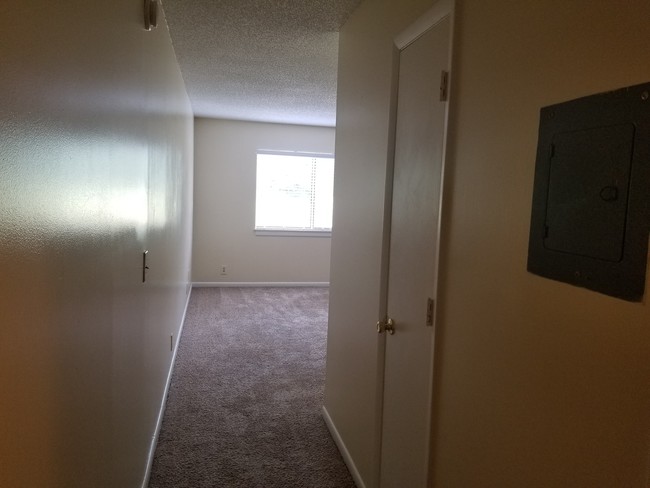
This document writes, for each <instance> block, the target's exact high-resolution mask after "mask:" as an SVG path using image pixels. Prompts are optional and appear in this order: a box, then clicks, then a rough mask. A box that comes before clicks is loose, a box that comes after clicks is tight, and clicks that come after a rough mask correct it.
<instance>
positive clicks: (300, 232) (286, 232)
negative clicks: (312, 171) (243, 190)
mask: <svg viewBox="0 0 650 488" xmlns="http://www.w3.org/2000/svg"><path fill="white" fill-rule="evenodd" d="M260 154H267V155H271V156H295V157H304V158H317V159H331V160H332V161H333V164H334V165H335V166H336V158H335V155H334V153H321V152H313V151H282V150H274V149H258V150H257V151H256V153H255V212H254V215H253V232H254V233H255V235H256V236H272V237H331V236H332V230H331V228H330V229H329V230H328V229H319V228H317V229H309V228H291V227H287V228H280V227H278V228H272V227H266V228H265V227H257V225H256V220H257V189H258V188H257V187H258V157H259V155H260Z"/></svg>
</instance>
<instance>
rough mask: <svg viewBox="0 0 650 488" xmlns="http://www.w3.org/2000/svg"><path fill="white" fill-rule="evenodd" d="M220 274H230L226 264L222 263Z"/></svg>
mask: <svg viewBox="0 0 650 488" xmlns="http://www.w3.org/2000/svg"><path fill="white" fill-rule="evenodd" d="M219 274H221V276H226V275H227V274H228V267H227V266H226V265H225V264H222V265H221V268H220V271H219Z"/></svg>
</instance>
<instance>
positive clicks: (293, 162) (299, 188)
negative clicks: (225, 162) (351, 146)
mask: <svg viewBox="0 0 650 488" xmlns="http://www.w3.org/2000/svg"><path fill="white" fill-rule="evenodd" d="M333 188H334V158H333V157H331V156H328V155H315V154H295V153H271V152H258V154H257V189H256V203H255V230H269V231H294V232H296V231H297V232H300V231H304V232H310V231H312V232H313V231H322V232H329V231H331V229H332V199H333V198H332V194H333Z"/></svg>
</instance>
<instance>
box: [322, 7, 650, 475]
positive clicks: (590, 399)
mask: <svg viewBox="0 0 650 488" xmlns="http://www.w3.org/2000/svg"><path fill="white" fill-rule="evenodd" d="M422 3H425V2H422ZM457 5H458V8H457V19H456V26H457V32H456V34H457V36H456V37H457V42H456V56H455V69H454V74H453V82H452V83H453V85H452V98H453V103H452V110H451V123H450V134H451V140H450V159H449V166H448V168H449V171H448V173H447V181H446V187H445V191H446V193H447V196H446V199H445V209H444V226H443V252H442V260H441V272H442V276H441V284H440V285H441V287H440V288H441V297H440V303H439V315H438V333H439V335H438V346H439V355H438V361H437V372H438V381H437V388H436V391H437V393H436V397H437V401H436V405H435V410H434V414H435V420H436V426H437V431H436V439H435V449H434V456H433V462H434V465H435V476H434V478H435V486H438V487H444V488H467V487H474V486H481V487H494V488H505V487H512V488H520V487H522V486H525V487H527V488H530V487H535V488H542V487H544V488H548V487H562V488H564V487H571V488H594V487H598V488H611V487H626V488H628V487H629V488H647V487H648V486H649V484H648V483H649V480H648V475H649V472H650V466H649V459H648V456H649V453H650V413H649V412H650V361H648V358H649V357H650V310H649V309H648V307H647V305H646V304H645V303H628V302H625V301H622V300H618V299H614V298H610V297H607V296H604V295H601V294H598V293H594V292H590V291H587V290H584V289H580V288H575V287H572V286H569V285H566V284H562V283H559V282H555V281H551V280H547V279H543V278H540V277H537V276H534V275H532V274H529V273H527V272H526V258H527V245H528V229H529V223H530V208H531V197H532V184H533V170H534V163H535V150H536V143H537V128H538V115H539V109H540V107H542V106H544V105H548V104H551V103H555V102H560V101H565V100H569V99H572V98H575V97H579V96H582V95H588V94H591V93H596V92H600V91H603V90H609V89H614V88H619V87H623V86H627V85H632V84H635V83H641V82H646V81H649V80H650V64H648V63H647V62H645V61H643V60H646V59H649V58H650V44H648V43H647V42H646V41H647V39H648V38H650V24H648V23H647V22H646V19H647V18H648V17H649V16H650V4H648V3H647V2H646V1H645V0H632V1H629V2H623V3H621V2H616V1H613V0H612V1H605V0H603V1H596V2H594V1H588V0H572V1H570V2H566V1H559V0H557V1H546V2H534V1H528V2H513V1H507V0H491V1H484V0H483V1H479V0H464V1H459V2H458V4H457ZM421 11H422V5H421V4H420V3H419V2H409V3H404V2H397V1H394V2H387V1H375V2H365V3H364V4H362V6H361V8H360V9H359V10H358V11H357V12H356V13H355V15H353V17H352V18H351V19H350V21H349V22H348V24H347V25H346V26H345V27H344V29H343V32H342V33H341V46H340V55H341V63H340V67H339V108H338V114H337V130H338V133H337V158H338V162H339V167H340V168H342V169H340V171H339V172H338V173H337V180H336V184H337V186H336V189H335V197H336V201H337V204H336V205H335V233H334V235H333V237H332V271H331V274H332V276H331V288H330V290H331V291H330V293H331V309H330V338H329V345H328V347H329V357H330V361H329V362H328V369H327V385H326V407H327V408H328V410H329V412H330V414H331V415H332V417H333V420H334V422H335V424H336V426H337V427H338V429H339V431H340V432H341V434H342V437H343V440H344V442H346V445H347V447H348V448H349V450H350V453H351V455H352V458H353V460H354V461H355V462H356V464H357V466H358V467H359V469H360V471H361V473H362V475H363V476H364V479H365V482H366V485H367V486H376V484H375V479H374V478H373V473H374V469H375V466H374V465H372V463H371V459H370V455H369V454H368V453H371V452H373V450H374V449H376V441H377V437H376V434H375V431H374V430H373V428H372V422H371V420H372V411H373V407H374V406H375V405H376V404H375V403H374V396H373V393H374V390H373V388H374V387H375V386H374V383H373V382H372V380H373V377H374V375H376V369H375V364H376V357H377V355H378V353H380V347H379V346H378V344H377V339H376V338H375V336H374V333H373V330H372V323H373V321H374V320H376V318H377V314H378V310H379V308H380V304H379V303H378V296H379V293H378V290H379V287H380V277H379V263H380V260H381V255H380V249H379V248H378V244H377V243H378V242H379V240H380V239H381V228H382V227H381V226H382V201H383V200H382V199H383V193H382V192H383V188H384V181H383V179H382V175H383V171H384V166H385V164H384V162H383V161H382V157H383V159H385V154H384V153H382V150H384V147H385V146H386V142H385V141H386V135H387V132H388V130H387V127H388V109H387V105H386V100H387V98H388V96H389V85H388V81H389V76H390V70H389V66H388V64H389V61H388V60H389V59H390V55H389V51H390V36H391V32H389V31H390V30H391V29H390V27H396V28H397V27H398V26H399V24H400V19H403V18H409V19H415V18H416V17H417V16H418V14H419V13H420V12H421ZM387 12H391V14H390V15H387ZM389 19H390V20H389ZM360 183H362V184H363V186H362V187H361V190H360V193H359V190H358V187H357V185H358V184H360ZM355 184H357V185H355ZM359 200H362V201H364V202H366V203H365V204H362V205H359V204H358V203H354V204H353V202H355V201H359ZM359 221H362V222H366V223H367V224H366V225H365V226H363V227H362V228H361V229H357V230H355V229H354V227H353V224H354V223H355V222H359ZM646 288H648V285H646Z"/></svg>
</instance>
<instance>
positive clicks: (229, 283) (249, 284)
mask: <svg viewBox="0 0 650 488" xmlns="http://www.w3.org/2000/svg"><path fill="white" fill-rule="evenodd" d="M192 286H193V287H195V288H209V287H224V288H229V287H232V288H237V287H245V288H248V287H273V286H276V287H287V288H289V287H292V288H293V287H303V286H317V287H328V286H330V284H329V282H327V281H324V282H306V281H298V282H286V281H278V282H275V281H262V282H235V281H195V282H194V283H192Z"/></svg>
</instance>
